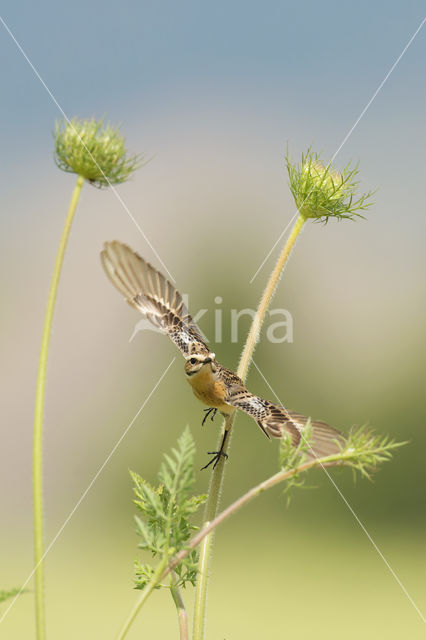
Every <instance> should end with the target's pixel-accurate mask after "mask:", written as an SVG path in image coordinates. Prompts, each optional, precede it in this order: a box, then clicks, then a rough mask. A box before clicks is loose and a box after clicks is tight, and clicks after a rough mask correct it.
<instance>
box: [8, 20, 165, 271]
mask: <svg viewBox="0 0 426 640" xmlns="http://www.w3.org/2000/svg"><path fill="white" fill-rule="evenodd" d="M0 22H1V23H2V25H3V26H4V28H5V29H6V31H7V33H8V34H9V35H10V37H11V38H12V40H13V42H14V43H15V44H16V46H17V47H18V49H19V51H20V52H21V53H22V55H23V57H24V58H25V60H26V61H27V62H28V64H29V66H30V67H31V69H32V70H33V72H34V74H35V75H36V77H37V78H38V80H39V81H40V83H41V84H42V85H43V87H44V88H45V90H46V91H47V93H48V94H49V96H50V98H51V100H52V101H53V102H54V103H55V105H56V106H57V108H58V109H59V111H60V112H61V114H62V116H63V118H64V120H66V122H67V123H68V125H69V126H70V127H71V128H72V129H73V131H74V133H75V134H76V136H77V137H78V139H79V141H80V143H81V145H82V146H83V147H84V149H85V150H86V152H87V153H88V154H89V156H90V158H91V159H92V161H93V163H94V164H95V165H96V167H97V168H98V169H99V171H100V172H101V174H102V176H103V177H104V178H105V181H106V182H107V183H108V185H109V187H110V188H111V190H112V192H113V194H114V195H115V197H116V198H117V200H118V201H119V203H120V204H121V206H122V207H123V209H124V211H125V212H126V213H127V215H128V216H129V218H130V220H131V221H132V222H133V224H134V225H135V226H136V228H137V229H138V231H139V233H140V234H141V236H142V237H143V238H144V240H145V242H146V243H147V244H148V246H149V247H150V248H151V250H152V252H153V253H154V255H155V256H156V258H157V260H158V261H159V262H160V263H161V265H162V266H163V267H164V269H165V270H166V271H167V273H168V275H169V277H170V278H171V280H172V281H173V282H175V279H174V278H173V276H172V274H171V273H170V271H169V270H168V269H167V267H166V265H165V264H164V262H163V260H162V259H161V258H160V256H159V254H158V252H157V251H156V249H155V248H154V247H153V245H152V244H151V242H150V240H149V238H148V237H147V235H146V234H145V232H144V230H143V229H142V227H141V226H140V224H139V223H138V221H137V220H136V218H135V217H134V216H133V214H132V213H131V212H130V210H129V208H128V207H127V205H126V203H125V202H124V200H123V198H122V197H121V196H120V194H119V192H118V191H117V189H116V188H115V187H114V185H113V184H111V182H110V180H109V178H108V177H107V176H106V175H105V173H104V172H103V171H102V169H101V167H100V166H99V164H98V163H97V162H96V160H95V158H94V157H93V155H92V153H91V152H90V150H89V149H88V148H87V146H86V144H85V143H84V141H83V140H82V138H81V137H80V134H79V133H78V131H77V130H76V129H75V127H74V125H73V124H72V122H71V120H70V119H69V117H68V116H67V114H66V113H65V111H64V110H63V108H62V107H61V105H60V104H59V102H58V101H57V100H56V98H55V96H54V95H53V93H52V92H51V90H50V89H49V87H48V86H47V84H46V83H45V81H44V80H43V78H42V77H41V75H40V73H39V72H38V71H37V69H36V67H35V66H34V65H33V63H32V62H31V60H30V59H29V57H28V56H27V54H26V53H25V51H24V49H23V48H22V46H21V45H20V44H19V42H18V41H17V39H16V38H15V36H14V35H13V33H12V31H11V30H10V29H9V27H8V25H7V24H6V22H5V21H4V20H3V18H2V17H1V16H0Z"/></svg>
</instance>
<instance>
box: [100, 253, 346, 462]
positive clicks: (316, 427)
mask: <svg viewBox="0 0 426 640" xmlns="http://www.w3.org/2000/svg"><path fill="white" fill-rule="evenodd" d="M101 260H102V264H103V266H104V269H105V271H106V273H107V275H108V277H109V278H110V280H111V281H112V283H113V284H114V285H115V286H116V288H117V289H118V290H119V291H120V292H121V293H122V294H123V296H124V297H125V299H126V300H127V302H128V303H129V304H130V305H131V306H132V307H134V308H136V309H137V310H138V311H140V312H141V313H142V314H144V315H145V316H146V317H147V318H148V319H149V320H150V321H151V322H152V323H153V324H154V325H155V326H156V327H158V328H159V329H161V330H162V331H163V332H164V333H166V334H167V335H168V336H169V337H170V338H171V340H173V342H174V343H175V344H176V345H177V347H178V348H179V349H180V351H181V352H182V354H183V355H184V356H185V358H186V363H185V373H186V376H187V380H188V382H189V384H190V385H191V387H192V390H193V392H194V394H195V395H196V397H197V398H198V399H199V400H201V402H203V403H204V404H206V405H207V406H208V407H212V408H214V409H217V410H218V411H220V412H221V413H222V414H223V415H229V414H230V413H232V412H233V411H234V410H235V409H236V408H237V409H241V410H242V411H244V412H245V413H247V414H248V415H250V416H251V417H252V418H254V419H255V420H256V422H257V424H258V425H259V427H260V428H261V429H262V431H263V432H264V434H265V435H266V436H267V437H268V438H269V437H273V438H281V437H283V436H284V435H285V434H287V435H288V436H289V437H290V438H291V442H292V444H293V445H294V446H297V445H298V444H299V442H300V440H301V437H302V434H303V430H304V428H305V427H306V423H307V421H308V418H306V417H305V416H303V415H301V414H299V413H295V412H293V411H288V410H287V409H286V408H285V407H283V406H280V405H278V404H275V403H273V402H270V401H269V400H264V399H263V398H260V397H259V396H255V395H253V394H252V393H250V391H248V390H247V389H246V387H245V386H244V383H243V381H242V380H241V379H240V378H239V377H238V376H237V375H236V374H235V373H234V372H233V371H231V370H230V369H226V368H225V367H223V366H222V365H221V364H219V362H217V360H216V357H215V354H214V353H212V352H211V351H210V349H209V348H208V346H207V345H206V343H205V341H204V338H203V337H202V335H201V332H200V330H199V329H198V327H197V325H196V324H195V323H194V322H193V320H192V318H191V316H190V315H189V313H188V310H187V309H186V307H185V305H184V304H183V300H182V296H181V295H180V293H179V292H178V291H177V290H176V289H175V287H174V286H173V285H172V284H171V283H170V282H169V281H168V280H166V279H165V278H164V276H163V275H162V274H161V273H160V272H159V271H157V269H155V268H154V267H152V266H151V265H150V264H149V263H148V262H146V261H145V260H144V259H143V258H141V257H140V256H139V255H138V254H137V253H135V252H134V251H133V250H132V249H130V247H128V246H127V245H125V244H122V243H121V242H117V241H114V242H106V243H105V248H104V250H103V251H102V253H101ZM311 429H312V431H311V446H312V449H310V450H309V451H308V456H309V457H311V458H312V457H321V456H324V455H331V454H333V453H337V452H338V451H339V450H340V446H341V445H342V443H343V442H344V439H343V436H342V435H341V434H340V432H339V431H337V430H336V429H333V427H330V426H329V425H328V424H326V423H325V422H321V421H318V420H312V421H311Z"/></svg>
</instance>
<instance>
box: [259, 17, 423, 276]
mask: <svg viewBox="0 0 426 640" xmlns="http://www.w3.org/2000/svg"><path fill="white" fill-rule="evenodd" d="M425 22H426V18H423V20H422V21H421V23H420V24H419V26H418V27H417V29H416V30H415V32H414V33H413V35H412V36H411V38H410V39H409V41H408V42H407V44H406V45H405V47H404V48H403V50H402V51H401V53H400V54H399V56H398V57H397V59H396V60H395V62H394V63H393V65H392V66H391V68H390V69H389V71H388V72H387V74H386V75H385V77H384V78H383V80H382V81H381V83H380V84H379V86H378V87H377V89H376V90H375V92H374V93H373V95H372V96H371V98H370V100H369V101H368V102H367V104H366V105H365V107H364V108H363V110H362V111H361V113H360V115H359V116H358V118H357V119H356V120H355V122H354V123H353V125H352V127H351V128H350V129H349V131H348V133H347V134H346V135H345V137H344V138H343V140H342V142H341V143H340V145H339V147H338V148H337V151H335V152H334V154H333V155H332V157H331V160H330V163H329V164H331V163H332V162H333V161H334V160H335V158H336V156H337V154H338V153H339V152H340V151H341V149H342V147H343V145H344V144H346V142H347V141H348V139H349V138H350V136H351V135H352V133H353V132H354V130H355V128H356V127H357V126H358V124H359V122H360V120H361V119H362V118H363V117H364V115H365V113H366V112H367V110H368V109H369V108H370V106H371V104H372V103H373V102H374V100H375V98H376V97H377V95H378V94H379V93H380V91H381V90H382V88H383V85H384V84H385V82H386V81H387V80H388V78H389V76H390V75H391V74H392V73H393V71H394V70H395V67H396V66H397V64H398V63H399V62H400V60H401V58H402V57H403V55H404V54H405V53H406V51H407V49H408V48H409V46H410V45H411V44H412V42H413V40H414V38H415V37H416V36H417V34H418V33H419V31H420V29H421V28H422V27H423V25H424V23H425ZM308 196H309V193H308V195H307V196H306V198H307V197H308ZM306 198H305V200H306ZM298 213H299V210H297V211H296V213H295V214H294V215H293V217H292V218H291V220H290V222H289V223H288V224H287V226H286V228H285V229H284V231H282V233H280V235H279V237H278V240H276V242H275V243H274V245H273V247H272V249H271V250H270V251H269V253H268V254H267V256H266V258H265V259H264V260H263V262H262V263H261V265H260V266H259V267H258V269H257V271H256V272H255V274H254V275H253V277H252V278H251V280H250V284H252V282H253V281H254V279H255V278H256V276H257V275H258V273H259V271H260V270H261V269H262V267H263V265H264V264H265V262H266V261H267V260H268V258H269V256H270V255H271V253H272V252H273V250H274V249H275V247H276V246H277V244H278V243H279V242H280V240H281V238H282V237H283V235H284V234H285V232H286V231H287V229H288V228H289V226H290V225H291V223H292V222H293V220H294V219H295V218H296V216H297V215H298Z"/></svg>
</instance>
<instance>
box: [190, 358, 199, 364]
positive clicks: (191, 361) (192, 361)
mask: <svg viewBox="0 0 426 640" xmlns="http://www.w3.org/2000/svg"><path fill="white" fill-rule="evenodd" d="M189 362H190V363H191V364H197V358H191V360H190V361H189Z"/></svg>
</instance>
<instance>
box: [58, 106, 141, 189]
mask: <svg viewBox="0 0 426 640" xmlns="http://www.w3.org/2000/svg"><path fill="white" fill-rule="evenodd" d="M54 138H55V161H56V164H57V166H58V167H59V168H60V169H62V170H63V171H68V172H70V173H76V174H78V175H79V176H82V177H83V178H85V179H86V180H88V181H89V182H91V183H92V184H93V185H95V186H96V187H106V186H110V185H112V184H118V183H120V182H125V181H126V180H127V179H128V178H129V177H130V175H131V174H132V173H133V171H135V169H137V168H138V167H140V166H141V164H142V162H141V156H138V155H134V156H128V155H127V150H126V148H125V146H124V145H125V141H124V138H123V136H122V135H121V134H120V131H119V127H117V128H115V129H114V128H113V127H111V126H110V125H108V124H104V121H103V120H94V119H93V118H92V119H91V120H79V119H78V118H73V119H72V120H71V121H69V122H67V121H62V122H57V123H56V127H55V132H54Z"/></svg>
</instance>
